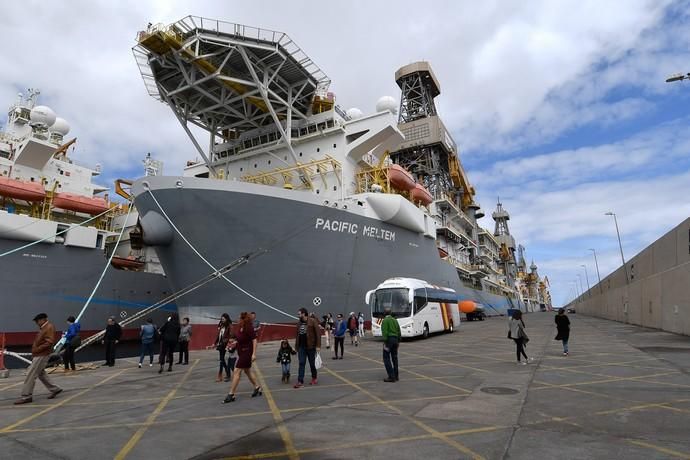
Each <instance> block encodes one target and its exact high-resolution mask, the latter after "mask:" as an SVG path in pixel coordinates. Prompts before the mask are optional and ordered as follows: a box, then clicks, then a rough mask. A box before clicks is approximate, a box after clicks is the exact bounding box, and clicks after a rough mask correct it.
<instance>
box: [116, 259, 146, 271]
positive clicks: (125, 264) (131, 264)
mask: <svg viewBox="0 0 690 460" xmlns="http://www.w3.org/2000/svg"><path fill="white" fill-rule="evenodd" d="M110 263H111V264H112V265H113V267H115V268H121V269H126V270H140V269H142V268H144V265H145V264H144V262H142V261H140V260H137V259H135V258H134V257H132V256H129V257H118V256H113V260H111V261H110Z"/></svg>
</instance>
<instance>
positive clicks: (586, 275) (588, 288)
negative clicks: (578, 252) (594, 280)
mask: <svg viewBox="0 0 690 460" xmlns="http://www.w3.org/2000/svg"><path fill="white" fill-rule="evenodd" d="M580 267H582V268H584V269H585V279H586V280H587V292H589V296H590V297H592V290H591V288H590V287H589V275H588V274H587V265H584V264H583V265H580Z"/></svg>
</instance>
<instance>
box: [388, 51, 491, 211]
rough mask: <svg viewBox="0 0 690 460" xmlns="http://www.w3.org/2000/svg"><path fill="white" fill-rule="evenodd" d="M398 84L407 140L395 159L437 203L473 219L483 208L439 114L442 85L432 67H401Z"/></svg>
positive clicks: (401, 123) (425, 64)
mask: <svg viewBox="0 0 690 460" xmlns="http://www.w3.org/2000/svg"><path fill="white" fill-rule="evenodd" d="M395 81H396V83H397V84H398V86H399V87H400V90H401V91H402V95H401V98H400V111H399V115H398V128H399V129H400V131H402V133H403V134H404V135H405V141H404V142H403V143H402V144H400V146H399V147H398V150H397V151H395V152H392V153H391V154H390V158H391V160H392V161H393V162H394V163H396V164H399V165H400V166H402V167H404V168H405V169H407V170H408V171H410V172H411V173H412V174H413V175H414V177H415V178H416V180H417V182H418V183H420V184H422V185H423V186H424V187H426V188H427V190H429V192H430V193H431V195H432V196H433V198H434V200H441V199H443V200H450V202H452V203H453V204H455V205H456V206H457V207H458V208H461V209H462V211H464V212H466V213H467V214H468V215H472V216H473V215H474V214H475V213H476V212H477V211H478V209H479V206H478V205H476V204H475V203H474V198H473V197H474V193H475V192H474V188H473V187H472V186H471V185H470V183H469V180H468V178H467V175H466V174H465V171H464V170H463V168H462V166H461V165H460V161H459V160H458V153H457V146H456V145H455V141H453V138H452V137H451V135H450V133H449V132H448V130H447V129H446V127H445V125H444V124H443V122H442V121H441V119H440V118H439V117H438V115H437V112H436V105H435V104H434V98H435V97H436V96H438V95H439V94H441V86H440V84H439V82H438V80H437V79H436V76H435V75H434V72H433V71H432V70H431V66H430V65H429V63H428V62H415V63H413V64H409V65H406V66H404V67H401V68H400V69H398V71H397V72H396V73H395ZM476 217H481V215H480V214H477V216H476Z"/></svg>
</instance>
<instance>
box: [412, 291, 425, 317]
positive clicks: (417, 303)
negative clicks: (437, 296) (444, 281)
mask: <svg viewBox="0 0 690 460" xmlns="http://www.w3.org/2000/svg"><path fill="white" fill-rule="evenodd" d="M427 305H428V303H427V300H426V289H416V290H415V292H414V313H415V314H417V313H419V312H420V311H421V310H423V309H424V307H426V306H427Z"/></svg>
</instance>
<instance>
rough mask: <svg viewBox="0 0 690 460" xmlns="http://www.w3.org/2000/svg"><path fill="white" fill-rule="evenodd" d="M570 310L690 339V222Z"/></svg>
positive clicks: (603, 281) (572, 304)
mask: <svg viewBox="0 0 690 460" xmlns="http://www.w3.org/2000/svg"><path fill="white" fill-rule="evenodd" d="M626 267H627V269H628V274H629V277H630V282H629V283H626V279H625V271H624V268H623V267H622V266H621V267H620V268H618V269H617V270H616V271H614V272H613V273H611V274H610V275H609V276H607V277H606V278H604V279H603V280H601V285H599V284H597V285H595V286H593V287H592V288H591V289H590V290H589V291H587V292H585V293H584V294H583V295H582V296H581V297H579V298H578V299H576V300H574V301H573V302H571V303H570V304H568V305H567V308H575V310H576V311H577V312H578V314H579V313H582V314H585V315H591V316H597V317H601V318H606V319H611V320H614V321H620V322H624V323H630V324H636V325H639V326H645V327H651V328H655V329H663V330H665V331H669V332H675V333H678V334H685V335H690V219H687V220H685V221H684V222H683V223H681V224H680V225H679V226H677V227H676V228H674V229H673V230H671V231H670V232H668V233H667V234H666V235H664V236H662V237H661V238H659V239H658V240H657V241H655V242H654V243H652V244H651V245H650V246H648V247H647V248H645V249H644V250H642V251H641V252H640V253H639V254H637V255H636V256H635V257H633V258H632V259H630V260H629V261H626Z"/></svg>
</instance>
